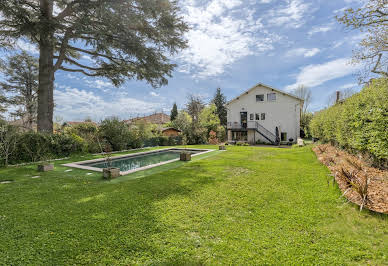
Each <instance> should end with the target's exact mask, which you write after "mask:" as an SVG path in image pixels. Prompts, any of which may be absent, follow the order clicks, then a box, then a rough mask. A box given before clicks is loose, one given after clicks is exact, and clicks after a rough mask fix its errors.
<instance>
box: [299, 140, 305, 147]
mask: <svg viewBox="0 0 388 266" xmlns="http://www.w3.org/2000/svg"><path fill="white" fill-rule="evenodd" d="M298 146H299V147H302V146H304V141H303V139H298Z"/></svg>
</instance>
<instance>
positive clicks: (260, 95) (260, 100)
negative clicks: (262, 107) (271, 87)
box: [256, 94, 264, 102]
mask: <svg viewBox="0 0 388 266" xmlns="http://www.w3.org/2000/svg"><path fill="white" fill-rule="evenodd" d="M256 102H264V94H259V95H256Z"/></svg>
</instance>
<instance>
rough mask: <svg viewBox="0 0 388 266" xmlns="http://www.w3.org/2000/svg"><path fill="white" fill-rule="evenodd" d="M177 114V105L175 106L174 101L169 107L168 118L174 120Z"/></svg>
mask: <svg viewBox="0 0 388 266" xmlns="http://www.w3.org/2000/svg"><path fill="white" fill-rule="evenodd" d="M177 116H178V106H176V103H174V105H173V106H172V109H171V115H170V120H171V121H174V120H175V119H176V117H177Z"/></svg>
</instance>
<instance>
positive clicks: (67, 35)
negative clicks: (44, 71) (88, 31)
mask: <svg viewBox="0 0 388 266" xmlns="http://www.w3.org/2000/svg"><path fill="white" fill-rule="evenodd" d="M72 30H73V28H71V27H70V28H68V29H67V30H66V32H65V35H64V36H63V40H62V45H61V49H60V51H59V57H58V59H57V62H56V63H55V66H54V72H55V71H57V70H58V69H59V67H60V66H61V65H62V62H63V59H64V58H65V55H66V50H67V46H68V42H69V39H70V36H71V32H72Z"/></svg>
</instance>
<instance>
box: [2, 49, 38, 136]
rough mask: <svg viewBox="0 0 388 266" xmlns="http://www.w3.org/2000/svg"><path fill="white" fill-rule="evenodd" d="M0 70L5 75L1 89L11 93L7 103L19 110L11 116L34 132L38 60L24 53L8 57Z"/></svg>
mask: <svg viewBox="0 0 388 266" xmlns="http://www.w3.org/2000/svg"><path fill="white" fill-rule="evenodd" d="M0 69H1V72H3V74H4V75H5V81H4V82H0V88H2V89H3V90H4V91H8V92H10V93H11V96H9V97H7V99H6V102H7V103H8V104H11V105H13V106H16V107H17V108H18V109H16V111H14V112H13V113H11V114H12V115H14V116H16V117H19V118H20V119H21V120H22V121H23V126H24V127H25V128H27V129H30V130H32V129H33V128H32V127H33V123H34V122H36V113H37V104H38V95H37V91H38V69H39V66H38V60H37V59H36V58H35V57H33V56H31V55H29V54H27V53H26V52H24V51H23V52H22V53H21V54H16V55H14V56H11V57H8V60H7V62H6V63H2V64H1V65H0Z"/></svg>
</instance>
